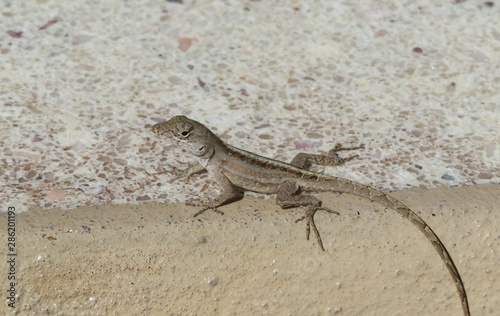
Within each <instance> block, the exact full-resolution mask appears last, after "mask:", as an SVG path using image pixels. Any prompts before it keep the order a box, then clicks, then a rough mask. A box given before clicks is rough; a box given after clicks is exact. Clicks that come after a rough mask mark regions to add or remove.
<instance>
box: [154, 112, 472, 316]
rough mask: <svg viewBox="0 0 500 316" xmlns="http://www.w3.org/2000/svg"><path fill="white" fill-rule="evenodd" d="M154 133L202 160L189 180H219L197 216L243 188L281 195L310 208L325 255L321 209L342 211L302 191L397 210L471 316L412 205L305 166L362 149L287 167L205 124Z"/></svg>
mask: <svg viewBox="0 0 500 316" xmlns="http://www.w3.org/2000/svg"><path fill="white" fill-rule="evenodd" d="M152 130H153V132H154V133H155V134H157V135H160V136H166V137H167V138H169V139H170V140H172V141H174V142H176V143H177V145H179V146H180V147H182V148H184V149H185V150H186V151H188V152H189V153H191V154H193V155H194V156H196V157H198V160H199V163H200V165H199V166H196V167H194V168H191V169H190V170H189V171H188V176H190V175H191V174H193V173H196V172H199V171H202V170H204V169H206V170H208V172H209V173H211V174H212V176H213V177H214V178H215V179H216V180H217V183H218V185H219V186H220V188H221V194H220V195H219V196H218V197H216V198H215V199H212V200H210V201H208V202H206V203H202V204H201V206H203V208H202V209H201V210H200V211H199V212H197V213H196V214H195V216H198V215H200V214H202V213H203V212H204V211H206V210H209V209H212V210H215V211H217V212H220V211H218V209H217V207H219V206H221V205H223V204H226V203H230V202H231V201H232V200H234V199H236V198H238V197H239V196H240V189H243V190H248V191H254V192H260V193H267V194H276V201H277V203H278V204H279V205H280V206H281V207H282V208H291V207H299V206H306V207H307V209H306V213H305V215H304V217H303V218H301V219H299V220H302V219H305V220H306V229H307V239H309V233H310V229H311V227H312V229H313V231H314V233H315V235H316V238H317V241H318V245H319V246H320V248H321V249H322V250H323V251H324V250H325V249H324V247H323V242H322V240H321V236H320V234H319V231H318V229H317V227H316V224H315V222H314V214H315V213H316V211H318V210H325V211H327V212H330V213H336V212H334V211H332V210H330V209H328V208H326V207H323V206H321V201H320V200H319V199H318V198H316V197H314V196H311V195H306V194H301V193H302V192H322V191H331V192H340V193H351V194H355V195H358V196H361V197H365V198H368V199H370V200H371V201H375V202H378V203H380V204H382V205H385V206H387V207H389V208H391V209H393V210H395V211H396V212H398V213H399V214H401V215H402V216H403V217H405V218H407V219H409V220H410V221H411V222H412V223H413V224H414V225H415V226H416V227H417V228H418V229H419V230H420V231H421V232H422V233H423V234H424V235H425V237H427V239H428V240H429V241H430V242H431V243H432V245H433V246H434V248H435V249H436V251H437V252H438V254H439V256H440V257H441V259H442V260H443V262H444V264H445V265H446V267H447V268H448V271H449V272H450V274H451V277H452V278H453V281H454V282H455V285H456V287H457V291H458V296H459V297H460V301H461V303H462V309H463V312H464V315H466V316H468V315H470V311H469V303H468V300H467V293H466V292H465V287H464V284H463V282H462V278H461V277H460V273H459V272H458V270H457V267H456V266H455V263H454V262H453V259H452V258H451V256H450V254H449V253H448V250H447V249H446V247H445V246H444V244H443V243H442V242H441V240H440V239H439V237H438V236H437V235H436V233H434V231H433V230H432V229H431V228H430V227H429V225H427V224H426V223H425V221H424V220H423V219H422V218H420V217H419V216H418V215H417V214H416V213H415V212H413V211H412V210H411V209H410V208H408V207H407V206H406V205H404V204H403V203H401V202H400V201H398V200H396V199H395V198H393V197H391V196H390V195H388V194H386V193H384V192H382V191H380V190H377V189H374V188H372V187H370V186H367V185H363V184H361V183H357V182H354V181H350V180H347V179H342V178H338V177H333V176H326V175H322V174H320V173H316V172H312V171H309V170H307V169H306V168H305V167H306V166H307V164H308V163H318V164H322V165H339V164H342V163H344V162H345V161H348V160H351V159H353V158H354V157H355V156H352V157H349V158H346V159H342V158H339V157H338V156H337V154H336V152H337V151H340V150H351V149H358V148H359V147H354V148H342V147H340V145H337V147H336V148H334V149H333V150H332V151H330V153H329V155H312V154H305V153H300V154H298V155H297V156H295V158H294V159H293V160H292V162H291V163H290V164H287V163H284V162H281V161H278V160H274V159H270V158H266V157H262V156H259V155H256V154H254V153H251V152H248V151H245V150H243V149H239V148H236V147H233V146H231V145H229V144H226V143H224V142H223V141H222V140H221V139H220V138H219V137H217V136H216V135H215V134H214V133H212V132H211V131H210V130H209V129H208V128H207V127H205V126H204V125H203V124H201V123H199V122H197V121H194V120H191V119H189V118H187V117H185V116H175V117H173V118H171V119H170V120H168V121H166V122H163V123H159V124H156V125H154V126H153V128H152ZM220 213H221V212H220Z"/></svg>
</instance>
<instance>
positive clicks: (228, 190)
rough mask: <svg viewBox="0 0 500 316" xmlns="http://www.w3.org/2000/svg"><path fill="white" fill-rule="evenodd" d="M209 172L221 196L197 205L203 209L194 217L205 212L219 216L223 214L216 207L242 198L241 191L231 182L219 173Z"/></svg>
mask: <svg viewBox="0 0 500 316" xmlns="http://www.w3.org/2000/svg"><path fill="white" fill-rule="evenodd" d="M209 172H210V173H211V174H212V175H213V176H214V177H215V180H216V181H217V185H218V186H219V187H220V189H221V194H220V195H219V196H217V197H216V198H214V199H210V200H208V201H207V202H202V203H200V204H198V205H201V206H203V208H202V209H201V210H200V211H198V212H197V213H196V214H194V217H196V216H198V215H200V214H202V213H203V212H205V211H207V210H214V211H215V212H217V213H219V214H224V213H223V212H222V211H219V210H218V209H217V207H219V206H221V205H224V204H226V203H230V202H232V201H234V200H237V199H239V198H241V197H242V194H241V191H240V190H239V189H238V187H236V186H234V185H233V184H232V183H231V181H229V179H228V178H227V177H226V176H225V175H224V174H223V173H222V172H221V171H220V170H218V169H217V170H213V169H209ZM190 205H195V204H194V203H190Z"/></svg>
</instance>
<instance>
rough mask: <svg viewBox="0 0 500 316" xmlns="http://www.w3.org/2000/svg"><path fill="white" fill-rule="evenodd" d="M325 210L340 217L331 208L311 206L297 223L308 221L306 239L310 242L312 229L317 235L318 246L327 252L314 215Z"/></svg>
mask: <svg viewBox="0 0 500 316" xmlns="http://www.w3.org/2000/svg"><path fill="white" fill-rule="evenodd" d="M319 210H323V211H327V212H328V213H334V214H337V215H340V214H339V213H338V212H336V211H333V210H331V209H329V208H326V207H323V206H314V205H311V206H310V207H309V209H308V210H307V211H306V214H305V215H304V216H302V217H301V218H299V219H297V220H296V221H295V223H298V222H300V221H302V220H304V219H305V220H306V239H307V240H309V235H310V234H311V227H312V229H313V232H314V234H315V235H316V239H317V240H318V245H319V247H320V248H321V250H323V251H325V247H323V241H322V240H321V235H320V234H319V230H318V228H317V227H316V223H315V222H314V214H316V211H319Z"/></svg>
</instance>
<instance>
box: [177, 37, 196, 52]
mask: <svg viewBox="0 0 500 316" xmlns="http://www.w3.org/2000/svg"><path fill="white" fill-rule="evenodd" d="M194 40H195V39H194V38H190V37H181V38H179V39H177V43H179V49H180V50H181V52H187V51H188V50H189V48H191V45H193V42H194Z"/></svg>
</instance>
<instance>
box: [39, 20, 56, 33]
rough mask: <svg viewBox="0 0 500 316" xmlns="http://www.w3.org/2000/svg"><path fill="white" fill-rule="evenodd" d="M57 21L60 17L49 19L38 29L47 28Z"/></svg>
mask: <svg viewBox="0 0 500 316" xmlns="http://www.w3.org/2000/svg"><path fill="white" fill-rule="evenodd" d="M57 22H59V19H57V18H56V19H52V20H50V21H48V22H47V23H45V24H44V25H42V26H40V27H39V28H38V29H39V30H40V31H42V30H45V29H46V28H48V27H49V26H51V25H54V24H56V23H57Z"/></svg>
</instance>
